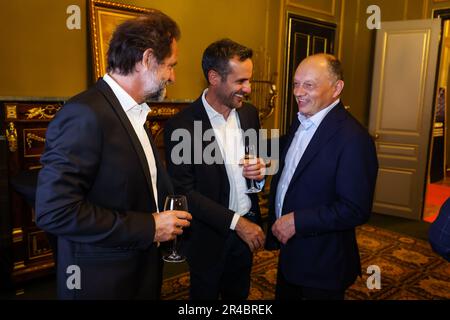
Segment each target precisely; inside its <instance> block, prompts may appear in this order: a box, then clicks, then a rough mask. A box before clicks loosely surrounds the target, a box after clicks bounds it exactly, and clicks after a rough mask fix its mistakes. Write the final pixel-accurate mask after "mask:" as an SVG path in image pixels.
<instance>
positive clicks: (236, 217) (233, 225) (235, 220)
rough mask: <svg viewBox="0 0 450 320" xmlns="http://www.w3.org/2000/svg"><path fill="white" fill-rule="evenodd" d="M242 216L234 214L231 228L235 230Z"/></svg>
mask: <svg viewBox="0 0 450 320" xmlns="http://www.w3.org/2000/svg"><path fill="white" fill-rule="evenodd" d="M240 217H241V216H240V215H238V214H237V213H235V214H234V217H233V220H231V225H230V229H231V230H234V228H236V225H237V223H238V220H239V218H240Z"/></svg>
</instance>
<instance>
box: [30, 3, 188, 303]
mask: <svg viewBox="0 0 450 320" xmlns="http://www.w3.org/2000/svg"><path fill="white" fill-rule="evenodd" d="M179 37H180V31H179V28H178V26H177V25H176V23H175V22H174V21H173V20H172V19H171V18H169V17H168V16H166V15H165V14H163V13H161V12H157V11H155V12H152V13H150V14H148V15H145V16H144V17H140V18H137V19H134V20H129V21H127V22H125V23H123V24H122V25H120V26H119V27H118V28H117V29H116V31H115V32H114V34H113V36H112V39H111V41H110V45H109V50H108V73H107V74H106V75H105V76H104V77H103V78H102V79H99V80H98V82H97V83H96V84H95V85H94V86H93V87H92V88H90V89H88V90H87V91H85V92H83V93H80V94H78V95H77V96H75V97H73V98H71V99H70V100H69V101H68V102H67V103H66V104H65V105H64V107H63V108H62V109H61V110H60V111H59V112H58V114H57V115H56V116H55V118H54V120H53V121H52V122H51V123H50V125H49V127H48V130H47V134H46V148H45V152H44V154H43V156H42V159H41V162H42V164H43V168H42V169H41V171H40V174H39V179H38V187H37V195H36V223H37V225H38V226H39V227H41V228H42V229H44V230H46V231H48V232H50V233H52V234H54V235H56V236H57V237H58V261H57V282H58V297H59V298H60V299H136V298H143V299H158V298H159V294H160V288H161V281H162V278H161V276H162V270H161V268H162V263H161V257H160V254H159V242H161V241H168V240H171V239H173V238H174V237H175V236H176V235H178V234H181V233H182V230H181V228H180V227H187V226H189V221H188V219H190V218H191V217H190V214H189V213H187V212H185V211H164V212H161V211H162V209H163V203H164V200H165V197H166V196H167V195H169V194H172V193H173V187H172V185H171V182H170V179H169V177H168V175H167V173H166V172H165V170H164V168H163V166H162V163H161V161H160V160H159V158H158V154H157V149H156V148H155V145H154V143H153V141H152V140H151V138H150V135H149V133H148V130H147V129H146V128H145V127H144V123H145V121H146V118H147V114H148V112H149V107H148V106H147V104H146V103H145V101H146V100H147V99H148V98H149V97H153V96H155V95H159V94H160V93H161V92H162V91H164V89H165V86H166V85H167V84H168V83H170V82H172V81H173V80H174V78H175V75H174V70H173V68H174V66H175V64H176V62H177V52H178V51H177V41H178V39H179Z"/></svg>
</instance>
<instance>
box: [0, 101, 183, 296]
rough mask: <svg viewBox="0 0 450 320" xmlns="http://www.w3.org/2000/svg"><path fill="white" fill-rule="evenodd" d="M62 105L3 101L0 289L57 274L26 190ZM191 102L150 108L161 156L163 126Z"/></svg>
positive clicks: (47, 102)
mask: <svg viewBox="0 0 450 320" xmlns="http://www.w3.org/2000/svg"><path fill="white" fill-rule="evenodd" d="M64 101H65V99H63V98H62V99H24V98H20V99H19V98H16V99H13V98H11V99H3V100H2V101H1V102H0V108H1V119H0V120H1V121H0V129H1V131H0V173H1V175H0V287H1V286H6V287H8V286H11V287H16V288H17V287H18V285H20V283H23V282H24V281H27V280H30V279H33V278H36V277H40V276H43V275H46V274H50V273H52V272H53V271H54V267H55V263H54V259H53V252H52V245H51V243H50V242H49V238H48V236H47V234H46V233H45V232H44V231H42V230H40V229H39V228H37V227H36V225H35V223H34V208H33V204H32V201H30V197H29V192H27V191H23V189H24V188H25V190H28V189H29V188H30V186H31V187H32V188H33V181H32V180H33V176H35V175H34V173H33V170H39V168H40V167H41V164H40V162H39V160H40V156H41V154H42V152H43V151H44V146H45V132H46V129H47V126H48V124H49V122H50V121H51V120H52V118H53V117H54V115H55V114H56V112H57V111H58V110H59V109H60V108H62V107H63V104H64ZM187 104H189V102H161V103H151V104H149V105H150V107H151V112H150V114H149V117H148V121H147V125H148V127H149V128H150V129H151V132H152V134H153V137H154V140H155V141H156V144H157V147H158V149H159V150H160V154H161V156H162V157H163V156H164V152H163V151H164V145H163V128H164V123H165V121H166V120H167V119H168V118H169V117H171V116H172V115H174V114H175V113H177V112H178V111H179V110H180V109H181V108H183V107H185V106H186V105H187ZM34 172H36V171H34ZM30 177H31V183H30V181H29V180H30ZM27 180H28V181H27ZM23 181H25V184H24V183H23ZM27 193H28V196H27ZM31 194H32V195H33V193H31ZM27 200H28V201H27ZM8 284H9V285H8Z"/></svg>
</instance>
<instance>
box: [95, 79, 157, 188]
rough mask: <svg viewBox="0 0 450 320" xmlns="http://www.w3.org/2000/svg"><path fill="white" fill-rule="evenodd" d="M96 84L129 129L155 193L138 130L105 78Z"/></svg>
mask: <svg viewBox="0 0 450 320" xmlns="http://www.w3.org/2000/svg"><path fill="white" fill-rule="evenodd" d="M96 86H97V88H98V89H99V90H100V91H101V92H102V93H103V95H104V96H105V98H106V99H107V100H108V102H109V103H110V105H111V107H112V108H113V110H114V112H115V113H116V115H117V117H118V118H119V120H120V122H121V123H122V125H123V127H124V128H125V130H126V131H127V133H128V138H129V139H130V141H131V144H132V146H133V148H134V150H135V151H136V154H137V156H138V158H139V163H140V164H141V167H142V171H143V172H144V175H145V178H146V180H147V187H148V189H149V192H150V193H151V195H153V188H152V180H151V177H150V170H149V168H148V162H147V158H146V157H145V153H144V149H143V148H142V145H141V143H140V141H139V138H138V136H137V135H136V132H135V131H134V128H133V126H132V124H131V122H130V120H129V119H128V117H127V115H126V113H125V111H124V110H123V108H122V106H121V105H120V102H119V100H117V97H116V96H115V94H114V92H113V91H112V90H111V88H110V87H109V85H108V84H107V83H106V82H105V81H104V80H103V79H99V80H98V81H97V84H96Z"/></svg>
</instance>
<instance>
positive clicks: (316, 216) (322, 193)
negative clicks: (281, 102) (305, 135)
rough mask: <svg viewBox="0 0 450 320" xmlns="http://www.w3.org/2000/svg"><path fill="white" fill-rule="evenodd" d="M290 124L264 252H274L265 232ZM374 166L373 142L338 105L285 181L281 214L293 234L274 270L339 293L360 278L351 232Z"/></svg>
mask: <svg viewBox="0 0 450 320" xmlns="http://www.w3.org/2000/svg"><path fill="white" fill-rule="evenodd" d="M299 125H300V123H299V121H298V119H296V120H295V121H294V123H293V126H292V128H291V130H290V132H289V135H288V136H287V141H286V146H285V147H284V148H283V150H282V152H281V161H280V169H279V171H278V174H277V175H275V176H274V178H273V179H272V183H271V196H270V201H269V203H270V204H269V220H270V222H269V230H268V235H267V238H266V247H267V248H269V249H274V248H277V247H280V243H278V241H277V239H276V238H275V237H274V236H273V234H272V232H271V227H272V224H273V223H274V222H275V196H276V192H277V187H278V182H279V179H280V177H281V173H282V172H283V168H284V163H285V158H286V154H287V151H288V149H289V147H290V145H291V143H292V140H293V138H294V135H295V132H296V131H297V128H298V127H299ZM377 170H378V162H377V156H376V151H375V146H374V143H373V141H372V139H371V137H370V136H369V134H368V133H367V130H366V129H365V128H363V127H362V126H361V125H360V124H359V123H358V121H357V120H356V119H354V118H353V117H352V116H351V115H350V114H349V113H348V112H347V111H346V110H345V109H344V106H343V105H342V103H339V104H338V105H336V106H335V107H334V108H333V109H332V110H331V111H330V112H329V113H328V114H327V115H326V116H325V118H324V119H323V121H322V122H321V124H320V126H319V128H317V131H316V132H315V134H314V136H313V138H312V139H311V141H310V143H309V145H308V147H307V148H306V150H305V152H304V154H303V156H302V158H301V160H300V162H299V164H298V165H297V168H296V170H295V173H294V175H293V177H292V180H291V181H290V184H289V187H288V189H287V191H286V195H285V198H284V202H283V208H282V214H287V213H289V212H292V211H293V212H294V217H295V229H296V233H295V235H294V236H293V237H292V238H291V239H290V240H289V241H288V242H287V244H286V245H281V250H280V256H279V259H280V271H281V272H282V273H283V275H284V277H285V279H286V280H288V281H289V282H291V283H294V284H297V285H302V286H306V287H313V288H321V289H327V290H344V289H346V288H347V287H348V286H349V285H351V284H352V283H353V282H354V281H355V279H356V276H357V275H358V274H360V273H361V266H360V258H359V251H358V245H357V243H356V236H355V227H356V226H357V225H360V224H363V223H365V222H367V220H368V219H369V216H370V213H371V209H372V201H373V194H374V189H375V181H376V176H377Z"/></svg>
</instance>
